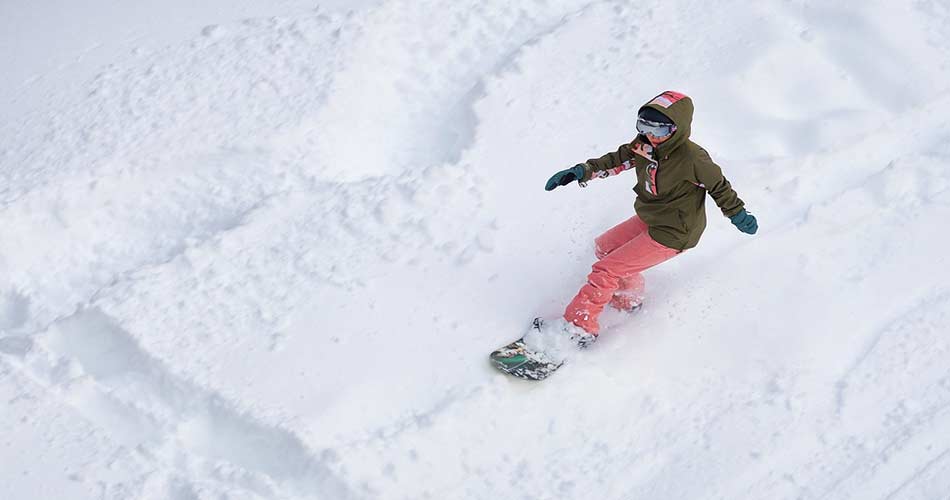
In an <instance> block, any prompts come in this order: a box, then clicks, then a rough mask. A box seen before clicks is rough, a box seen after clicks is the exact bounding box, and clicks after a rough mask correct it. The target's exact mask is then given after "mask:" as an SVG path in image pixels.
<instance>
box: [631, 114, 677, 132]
mask: <svg viewBox="0 0 950 500" xmlns="http://www.w3.org/2000/svg"><path fill="white" fill-rule="evenodd" d="M637 132H640V133H641V134H643V135H652V136H653V137H666V136H668V135H670V134H672V133H673V132H676V126H675V125H673V124H672V123H660V122H653V121H650V120H644V119H643V118H637Z"/></svg>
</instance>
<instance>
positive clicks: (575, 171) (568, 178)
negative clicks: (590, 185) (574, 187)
mask: <svg viewBox="0 0 950 500" xmlns="http://www.w3.org/2000/svg"><path fill="white" fill-rule="evenodd" d="M583 178H584V164H583V163H578V164H577V165H574V166H573V167H571V168H569V169H567V170H561V171H560V172H558V173H556V174H554V175H552V176H551V178H550V179H548V183H547V184H545V185H544V190H545V191H553V190H554V188H556V187H558V186H566V185H568V184H570V183H572V182H574V181H579V180H581V179H583Z"/></svg>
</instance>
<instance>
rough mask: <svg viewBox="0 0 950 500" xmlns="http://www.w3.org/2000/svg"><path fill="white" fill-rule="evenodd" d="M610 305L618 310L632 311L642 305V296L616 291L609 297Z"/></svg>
mask: <svg viewBox="0 0 950 500" xmlns="http://www.w3.org/2000/svg"><path fill="white" fill-rule="evenodd" d="M610 307H613V308H614V309H616V310H618V311H620V312H628V313H630V312H634V311H636V310H637V309H640V308H641V307H643V297H642V296H640V294H636V293H630V292H624V291H617V292H615V293H614V295H613V297H611V298H610Z"/></svg>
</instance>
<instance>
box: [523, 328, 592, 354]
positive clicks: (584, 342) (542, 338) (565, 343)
mask: <svg viewBox="0 0 950 500" xmlns="http://www.w3.org/2000/svg"><path fill="white" fill-rule="evenodd" d="M595 340H597V336H596V335H593V334H591V333H588V332H587V331H585V330H584V329H583V328H581V327H579V326H577V325H575V324H573V323H568V322H567V320H565V319H564V318H557V319H553V320H549V321H545V320H544V319H542V318H535V319H534V322H533V323H532V325H531V330H530V331H529V332H528V334H527V335H525V342H526V343H527V344H528V346H530V347H531V348H532V349H533V350H535V351H537V352H543V353H546V354H548V355H549V356H551V357H552V358H555V359H563V358H564V357H566V354H567V352H568V351H570V350H571V348H574V349H585V348H587V347H589V346H590V345H591V344H593V343H594V341H595Z"/></svg>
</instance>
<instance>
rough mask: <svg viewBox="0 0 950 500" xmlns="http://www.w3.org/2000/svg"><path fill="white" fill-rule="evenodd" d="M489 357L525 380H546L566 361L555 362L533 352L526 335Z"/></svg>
mask: <svg viewBox="0 0 950 500" xmlns="http://www.w3.org/2000/svg"><path fill="white" fill-rule="evenodd" d="M488 359H489V360H490V361H491V364H492V366H494V367H495V368H498V369H499V370H501V371H503V372H505V373H507V374H509V375H512V376H515V377H518V378H521V379H525V380H544V379H545V378H547V377H548V376H549V375H551V374H552V373H554V372H555V371H556V370H557V369H558V368H560V367H561V365H563V364H564V362H563V361H562V362H560V363H553V362H551V361H546V360H544V359H543V358H542V357H541V356H538V355H537V354H535V353H532V352H531V351H530V350H529V349H528V346H527V345H525V342H524V337H522V338H520V339H518V340H516V341H514V342H512V343H510V344H508V345H506V346H504V347H501V348H499V349H496V350H495V351H493V352H492V353H491V354H490V355H489V356H488Z"/></svg>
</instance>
